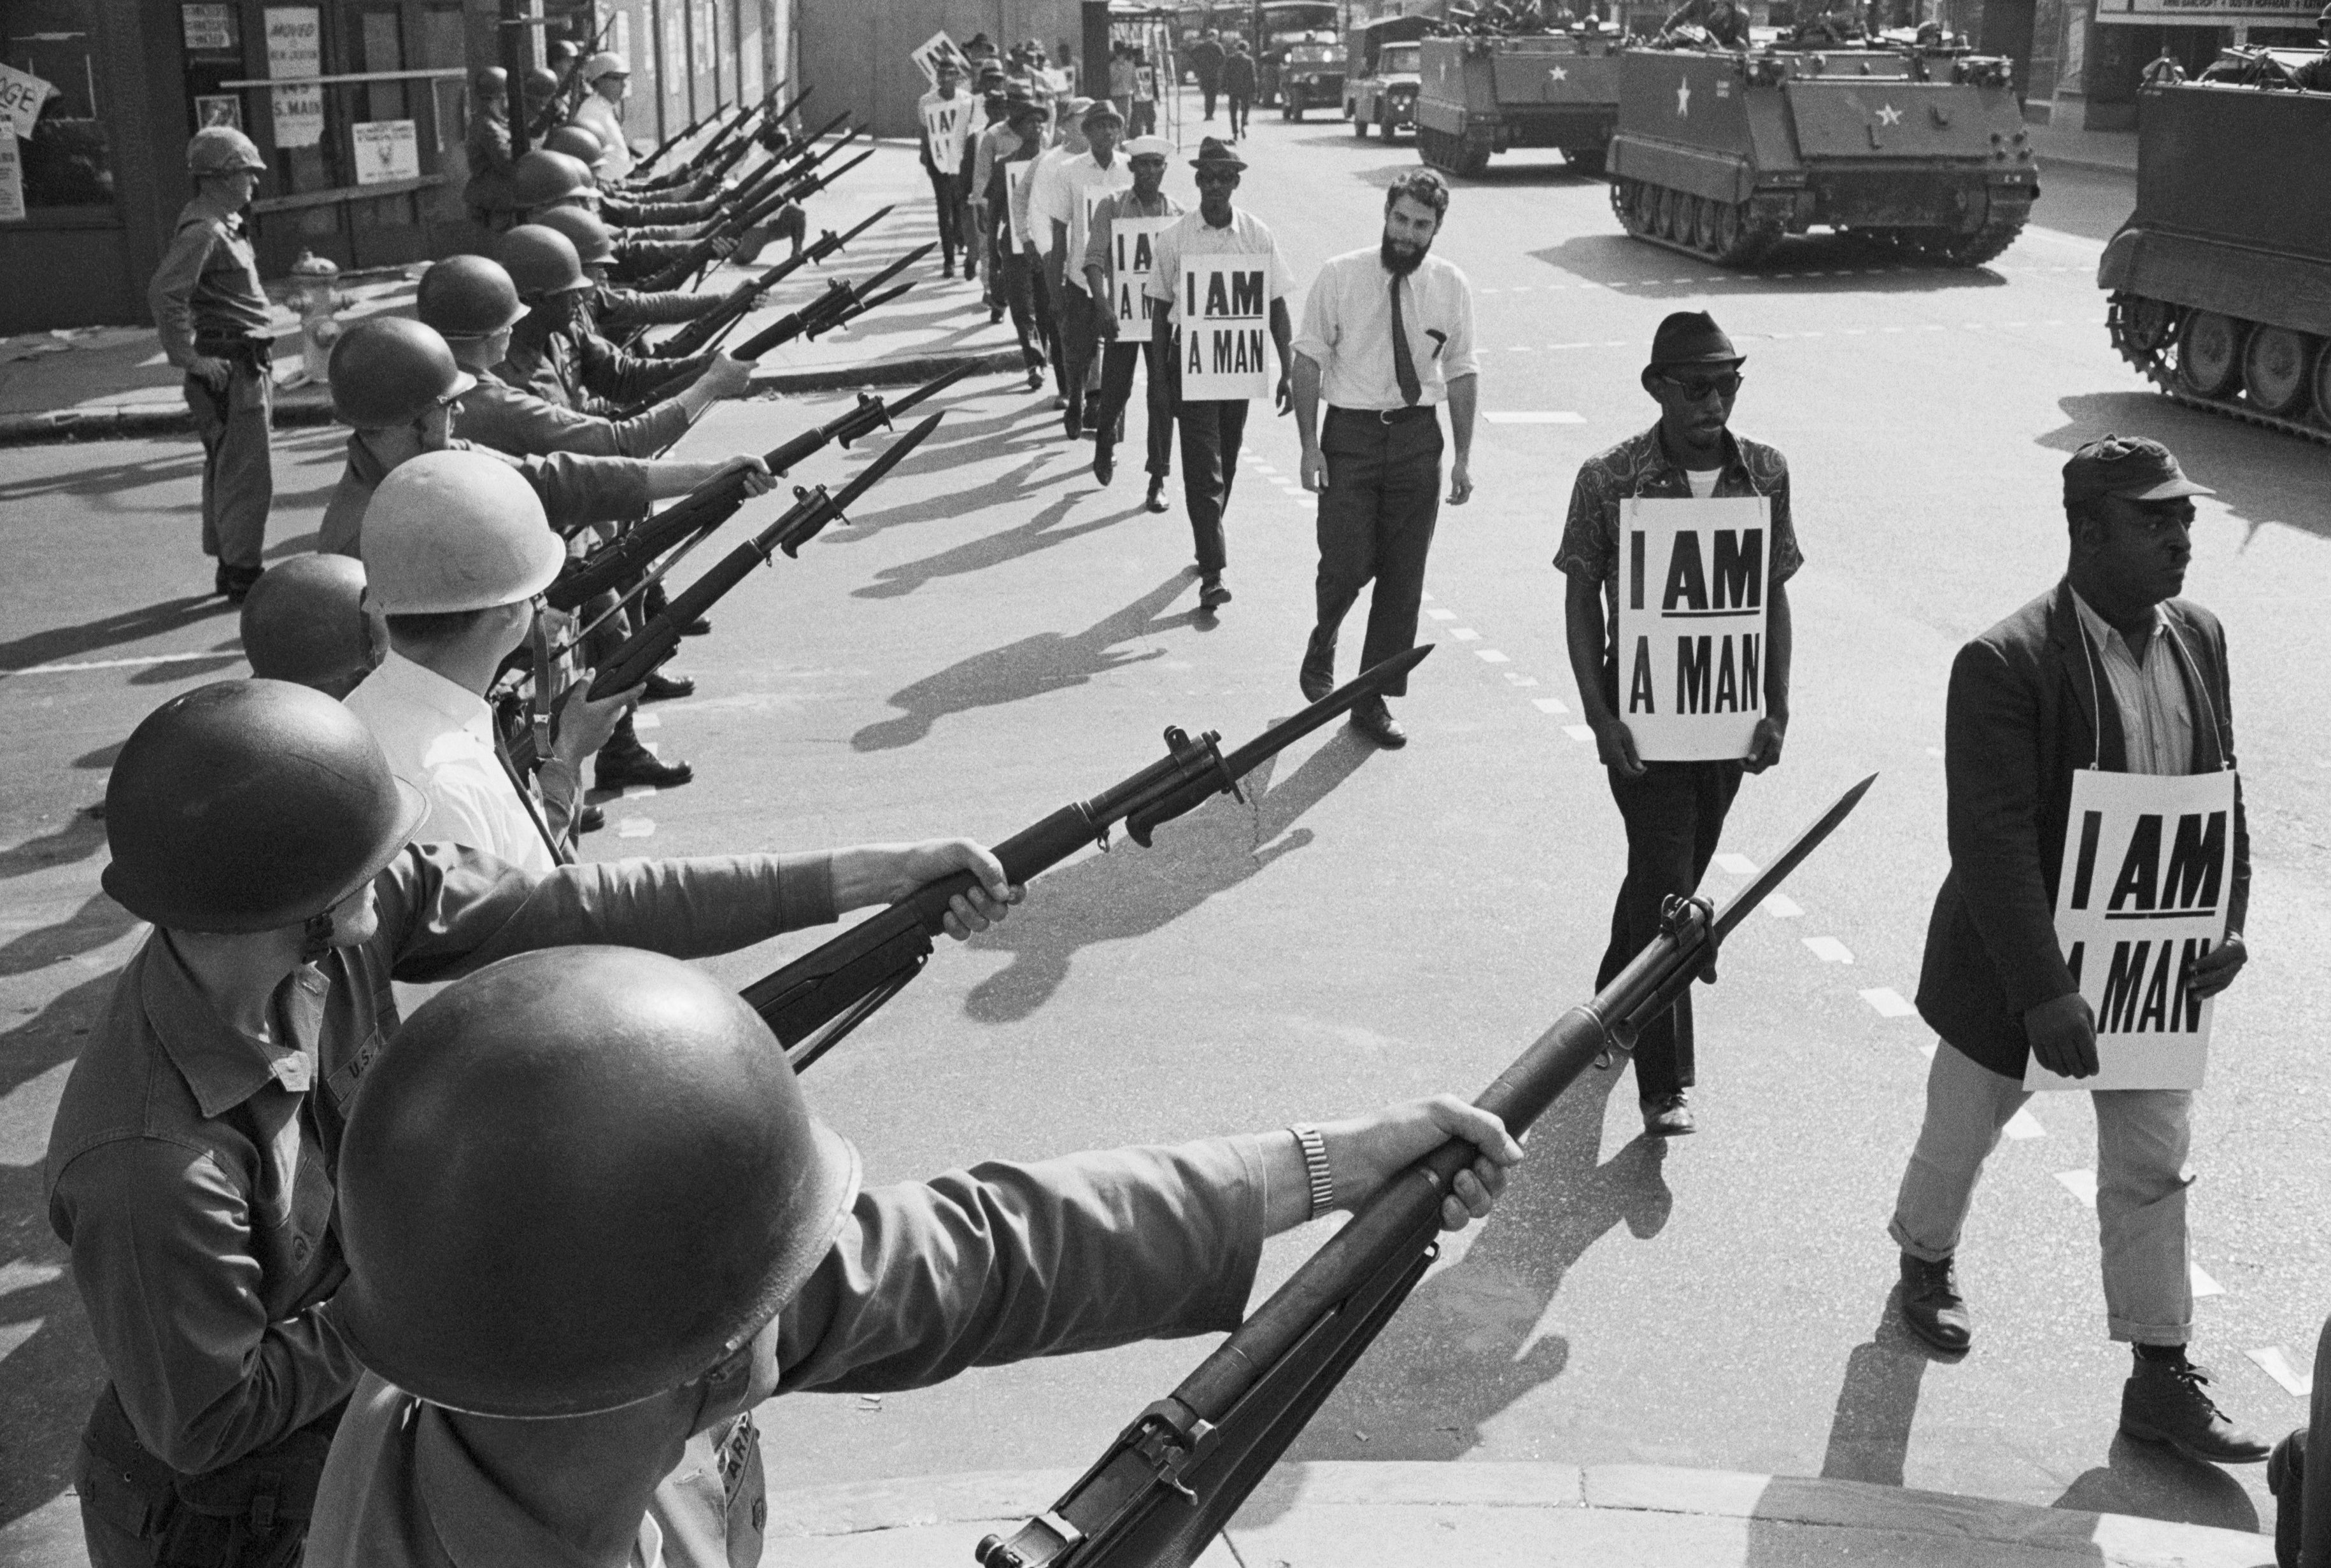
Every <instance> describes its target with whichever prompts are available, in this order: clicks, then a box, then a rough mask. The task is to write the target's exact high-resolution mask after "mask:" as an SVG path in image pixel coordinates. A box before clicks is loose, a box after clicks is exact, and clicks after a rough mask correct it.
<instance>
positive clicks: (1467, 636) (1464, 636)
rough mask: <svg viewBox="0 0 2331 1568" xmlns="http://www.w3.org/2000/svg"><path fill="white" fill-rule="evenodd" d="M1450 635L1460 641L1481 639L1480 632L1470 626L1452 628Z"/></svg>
mask: <svg viewBox="0 0 2331 1568" xmlns="http://www.w3.org/2000/svg"><path fill="white" fill-rule="evenodd" d="M1449 635H1451V637H1454V638H1455V639H1457V641H1460V642H1479V641H1480V640H1481V634H1480V633H1479V632H1476V631H1474V630H1473V629H1472V628H1471V627H1470V626H1459V627H1457V628H1455V629H1454V630H1452V631H1451V632H1450V633H1449Z"/></svg>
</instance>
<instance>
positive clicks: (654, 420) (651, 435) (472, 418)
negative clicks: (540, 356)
mask: <svg viewBox="0 0 2331 1568" xmlns="http://www.w3.org/2000/svg"><path fill="white" fill-rule="evenodd" d="M688 425H689V420H688V410H687V409H685V408H683V407H681V406H680V404H677V403H672V402H664V403H659V404H656V405H655V406H654V407H653V408H651V409H649V410H648V411H647V412H646V413H642V414H639V415H636V416H635V417H633V418H631V419H604V418H602V417H600V416H599V415H597V414H592V413H578V412H576V410H574V409H571V408H561V407H560V406H559V405H558V404H555V403H550V402H547V401H546V400H544V399H542V398H539V397H537V396H535V395H534V394H532V393H530V392H524V391H520V390H519V389H518V388H516V387H512V388H511V389H510V390H509V391H508V392H507V393H498V394H495V395H493V396H492V397H490V398H486V399H480V398H477V397H475V396H472V397H471V398H469V399H467V400H465V401H464V402H463V404H462V405H461V439H462V440H464V441H468V442H476V443H477V444H478V445H480V446H490V447H492V448H493V449H494V450H495V451H503V452H508V453H509V454H510V455H511V456H512V457H541V456H544V455H546V454H547V453H550V452H555V451H565V452H573V453H575V454H576V456H578V457H627V458H649V457H654V456H656V455H657V454H658V453H660V452H661V451H664V449H666V448H667V447H669V446H671V443H672V442H676V441H678V440H679V439H680V437H681V436H683V435H685V434H687V433H688Z"/></svg>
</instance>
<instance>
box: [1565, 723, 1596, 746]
mask: <svg viewBox="0 0 2331 1568" xmlns="http://www.w3.org/2000/svg"><path fill="white" fill-rule="evenodd" d="M1562 733H1563V734H1565V735H1566V736H1569V737H1570V738H1571V739H1573V740H1583V741H1585V742H1588V743H1589V744H1592V743H1593V741H1594V728H1593V727H1592V726H1589V725H1584V724H1565V725H1564V726H1563V727H1562Z"/></svg>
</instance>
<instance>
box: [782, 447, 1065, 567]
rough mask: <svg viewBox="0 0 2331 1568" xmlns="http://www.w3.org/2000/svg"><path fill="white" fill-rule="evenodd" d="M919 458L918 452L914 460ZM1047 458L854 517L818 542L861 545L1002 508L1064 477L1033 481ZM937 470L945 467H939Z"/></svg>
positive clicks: (1035, 456)
mask: <svg viewBox="0 0 2331 1568" xmlns="http://www.w3.org/2000/svg"><path fill="white" fill-rule="evenodd" d="M921 455H922V454H921V453H919V452H918V453H917V454H916V457H919V456H921ZM1050 458H1051V450H1050V449H1049V448H1047V449H1046V450H1045V451H1038V452H1033V453H1032V454H1030V456H1029V458H1028V460H1027V461H1025V462H1023V463H1022V464H1020V465H1019V466H1018V467H1017V468H1014V469H1013V470H1011V471H1010V472H1008V473H1002V474H998V475H997V476H996V477H995V478H994V479H992V480H988V481H987V482H986V483H985V484H981V485H974V486H973V487H972V488H971V489H957V490H949V491H947V492H945V493H944V494H940V495H936V496H933V497H932V498H930V499H928V500H922V501H909V502H908V503H907V504H906V505H905V506H899V507H892V508H890V509H889V510H887V511H880V512H860V513H857V514H855V515H854V516H852V518H851V519H850V527H846V528H844V527H833V528H829V529H827V530H826V531H825V532H824V533H823V534H821V535H820V536H819V542H820V543H822V544H829V543H830V544H836V545H842V544H850V543H852V542H862V541H864V540H867V539H871V538H872V537H874V536H875V535H877V534H879V533H881V532H882V531H883V530H884V529H886V528H897V527H905V526H906V525H908V524H909V523H931V522H939V521H942V520H945V519H948V518H960V517H964V516H966V515H968V514H970V513H972V512H976V511H979V510H981V509H982V508H986V507H1000V506H1004V505H1005V504H1007V503H1009V502H1011V501H1014V500H1018V499H1021V498H1023V497H1024V496H1026V495H1027V493H1028V492H1029V491H1030V490H1032V489H1039V488H1041V486H1042V485H1049V484H1057V483H1058V482H1059V481H1060V480H1062V479H1065V478H1067V477H1068V476H1067V475H1066V474H1065V473H1063V474H1056V475H1054V476H1053V477H1052V478H1051V479H1050V480H1042V481H1038V480H1036V478H1035V474H1036V470H1038V469H1040V468H1042V467H1043V466H1044V464H1045V462H1046V461H1048V460H1049V459H1050ZM914 461H915V458H911V457H910V458H909V459H907V460H906V461H904V462H901V463H900V464H899V468H900V469H906V468H909V467H910V465H912V464H913V462H914ZM935 461H936V460H935ZM939 466H941V467H945V466H947V465H946V464H944V463H941V464H940V465H939ZM893 471H894V472H895V471H896V470H893Z"/></svg>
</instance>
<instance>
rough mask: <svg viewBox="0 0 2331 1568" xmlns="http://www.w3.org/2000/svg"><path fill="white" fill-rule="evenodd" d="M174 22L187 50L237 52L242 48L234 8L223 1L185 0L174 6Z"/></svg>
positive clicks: (188, 51)
mask: <svg viewBox="0 0 2331 1568" xmlns="http://www.w3.org/2000/svg"><path fill="white" fill-rule="evenodd" d="M178 24H179V27H180V29H181V30H182V31H183V33H184V34H185V36H186V52H187V53H189V54H237V53H240V52H242V50H243V29H242V27H241V26H240V25H238V24H237V19H236V16H235V8H234V7H233V5H223V4H201V5H197V4H195V3H194V0H188V3H187V4H186V5H181V6H179V7H178Z"/></svg>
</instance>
